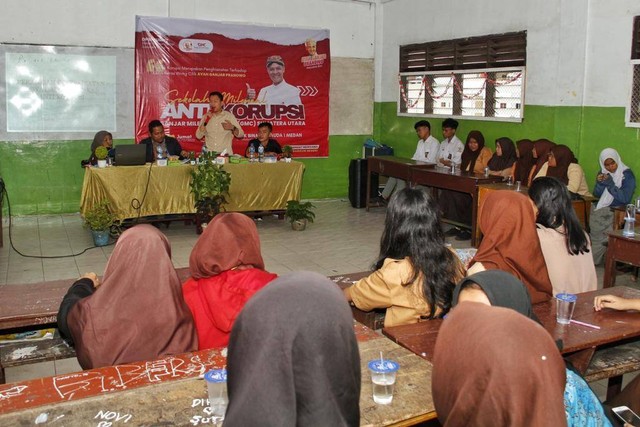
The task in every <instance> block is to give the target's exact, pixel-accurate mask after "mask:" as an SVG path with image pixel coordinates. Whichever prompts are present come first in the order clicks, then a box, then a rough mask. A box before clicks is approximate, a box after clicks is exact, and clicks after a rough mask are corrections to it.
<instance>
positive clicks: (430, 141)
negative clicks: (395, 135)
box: [380, 120, 440, 203]
mask: <svg viewBox="0 0 640 427" xmlns="http://www.w3.org/2000/svg"><path fill="white" fill-rule="evenodd" d="M413 128H414V129H415V130H416V134H417V135H418V138H420V140H419V141H418V146H417V147H416V152H415V154H414V155H413V157H412V159H413V160H418V161H420V162H428V163H436V161H437V159H438V151H439V150H440V143H439V142H438V140H437V139H435V138H434V137H433V136H431V124H430V123H429V122H428V121H426V120H420V121H419V122H417V123H416V124H415V125H413ZM406 186H407V183H406V182H405V181H403V180H402V179H398V178H394V177H389V179H388V180H387V184H386V185H385V186H384V190H382V200H380V202H382V203H386V202H387V200H389V197H391V194H393V192H394V191H399V190H402V189H403V188H404V187H406Z"/></svg>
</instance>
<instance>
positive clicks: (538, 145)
mask: <svg viewBox="0 0 640 427" xmlns="http://www.w3.org/2000/svg"><path fill="white" fill-rule="evenodd" d="M554 145H556V144H555V142H551V141H549V140H548V139H538V140H537V141H534V142H533V158H534V159H536V163H535V166H534V167H533V168H532V169H531V173H530V174H529V180H528V181H529V182H528V183H527V185H529V184H531V181H533V178H534V177H535V176H536V175H537V174H538V172H540V169H541V168H542V165H544V164H545V163H546V162H547V159H548V157H549V151H551V147H553V146H554Z"/></svg>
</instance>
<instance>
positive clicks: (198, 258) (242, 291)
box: [182, 213, 278, 350]
mask: <svg viewBox="0 0 640 427" xmlns="http://www.w3.org/2000/svg"><path fill="white" fill-rule="evenodd" d="M189 271H190V272H191V277H190V278H189V279H188V280H187V281H186V282H185V283H184V285H182V293H183V295H184V299H185V301H186V302H187V305H188V306H189V309H190V310H191V313H192V314H193V319H194V320H195V323H196V329H197V330H198V348H199V349H200V350H204V349H208V348H214V347H225V346H226V345H227V343H228V342H229V334H230V333H231V327H232V326H233V322H234V321H235V319H236V317H237V316H238V313H239V312H240V310H242V307H244V305H245V304H246V302H247V301H248V300H249V298H251V297H252V296H253V294H255V293H256V292H258V291H259V290H260V289H262V288H263V287H264V286H265V285H266V284H267V283H269V282H271V281H272V280H273V279H275V278H276V277H278V276H277V275H275V274H272V273H268V272H267V271H265V269H264V261H263V259H262V255H261V253H260V239H259V237H258V229H257V228H256V225H255V223H254V222H253V220H252V219H251V218H249V217H248V216H246V215H243V214H240V213H221V214H218V215H216V216H215V217H214V218H213V220H212V221H211V222H210V223H209V225H208V226H207V228H206V229H205V230H204V232H203V233H202V235H201V236H200V238H199V239H198V241H197V242H196V244H195V246H194V247H193V250H192V251H191V256H190V257H189Z"/></svg>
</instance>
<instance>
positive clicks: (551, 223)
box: [529, 176, 598, 294]
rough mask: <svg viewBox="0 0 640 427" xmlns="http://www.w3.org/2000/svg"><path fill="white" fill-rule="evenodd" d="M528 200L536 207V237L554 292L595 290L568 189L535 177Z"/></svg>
mask: <svg viewBox="0 0 640 427" xmlns="http://www.w3.org/2000/svg"><path fill="white" fill-rule="evenodd" d="M529 197H531V199H532V200H533V201H534V203H535V204H536V207H537V208H538V214H537V218H536V225H537V227H538V237H539V238H540V246H541V247H542V254H543V255H544V260H545V263H546V264H547V270H548V271H549V278H550V279H551V285H552V286H553V293H554V294H557V293H561V292H565V291H566V292H570V293H579V292H587V291H593V290H595V289H597V287H598V280H597V278H596V269H595V266H594V265H593V259H592V257H591V253H590V251H591V243H590V242H589V236H588V235H587V233H586V232H585V231H584V229H583V228H582V225H581V224H580V221H579V220H578V217H577V216H576V213H575V211H574V210H573V206H572V205H571V198H570V196H569V190H568V189H567V186H566V185H564V184H563V183H562V182H560V180H558V179H557V178H554V177H550V176H547V177H540V178H536V179H534V180H533V182H532V183H531V187H529Z"/></svg>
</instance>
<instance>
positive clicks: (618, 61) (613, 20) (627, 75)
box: [584, 0, 640, 107]
mask: <svg viewBox="0 0 640 427" xmlns="http://www.w3.org/2000/svg"><path fill="white" fill-rule="evenodd" d="M589 3H590V5H591V6H590V8H589V9H590V10H589V24H588V25H589V27H588V28H589V32H588V37H587V46H588V49H587V61H586V67H585V70H586V71H585V74H586V82H587V91H586V96H585V102H584V103H585V105H589V106H617V107H622V106H626V105H627V104H628V103H629V96H630V94H631V78H632V72H631V71H632V70H631V68H632V67H631V64H630V60H631V41H632V31H633V17H634V16H638V15H640V1H638V0H616V1H614V2H612V1H609V0H590V2H589Z"/></svg>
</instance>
